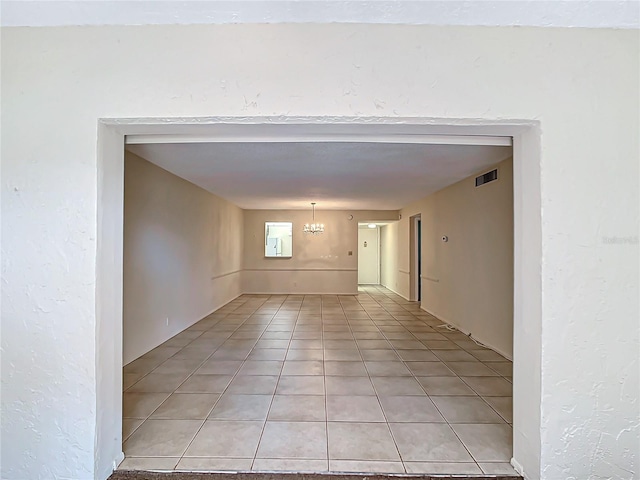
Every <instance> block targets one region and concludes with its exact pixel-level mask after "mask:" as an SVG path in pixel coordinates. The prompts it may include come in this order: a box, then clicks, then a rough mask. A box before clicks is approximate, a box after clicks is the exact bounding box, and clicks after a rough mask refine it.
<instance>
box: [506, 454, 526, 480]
mask: <svg viewBox="0 0 640 480" xmlns="http://www.w3.org/2000/svg"><path fill="white" fill-rule="evenodd" d="M509 463H511V466H512V467H513V469H514V470H515V471H516V473H517V474H518V475H521V476H522V477H523V478H524V479H525V480H529V477H528V476H527V475H526V474H525V473H524V468H522V465H520V462H518V461H517V460H516V459H515V458H511V462H509Z"/></svg>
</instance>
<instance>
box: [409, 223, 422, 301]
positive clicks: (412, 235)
mask: <svg viewBox="0 0 640 480" xmlns="http://www.w3.org/2000/svg"><path fill="white" fill-rule="evenodd" d="M420 220H421V214H420V213H418V214H416V215H413V216H411V217H410V218H409V292H410V293H409V300H410V301H412V302H417V301H418V300H419V299H420V297H421V295H420V270H421V269H420V260H421V259H420V254H419V252H420V232H419V231H418V222H419V221H420Z"/></svg>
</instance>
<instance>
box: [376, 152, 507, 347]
mask: <svg viewBox="0 0 640 480" xmlns="http://www.w3.org/2000/svg"><path fill="white" fill-rule="evenodd" d="M497 168H498V180H497V181H495V182H492V183H489V184H487V185H483V186H481V187H478V188H476V187H475V177H476V175H473V176H471V177H469V178H466V179H465V180H462V181H460V182H458V183H456V184H454V185H451V186H450V187H447V188H445V189H443V190H440V191H439V192H436V193H434V194H433V195H429V196H428V197H426V198H424V199H422V200H420V201H418V202H415V203H413V204H411V205H408V206H407V207H405V208H403V209H402V211H401V213H402V219H401V220H400V221H399V222H398V229H397V234H393V230H392V229H389V228H388V229H387V233H386V235H385V237H384V238H385V241H384V243H386V244H388V245H392V244H393V242H394V241H397V242H398V245H399V248H397V253H398V259H397V268H396V269H395V271H394V270H393V269H392V268H385V278H384V281H385V282H387V283H388V284H389V285H390V287H389V288H392V287H393V286H394V285H397V292H398V293H399V294H400V295H402V296H404V297H406V298H409V294H410V292H409V274H408V272H409V271H410V261H409V257H410V249H409V243H410V242H409V232H410V217H411V216H413V215H416V214H420V215H421V220H422V300H421V306H422V308H423V309H425V310H427V311H428V312H430V313H432V314H433V315H435V316H436V317H438V318H440V319H441V320H443V321H445V322H447V323H450V324H451V325H454V326H456V327H458V328H459V329H460V330H461V331H463V332H464V333H467V334H469V333H471V334H472V335H473V337H474V338H476V339H477V340H478V341H480V342H482V343H485V344H487V345H488V346H490V347H492V348H493V349H495V350H497V351H498V352H500V353H502V354H503V355H505V356H507V357H509V358H512V357H513V164H512V161H511V159H509V160H506V161H504V162H501V163H500V164H499V165H498V166H497ZM485 171H488V169H487V170H484V171H483V172H479V173H484V172H485ZM444 235H446V236H447V237H448V238H449V241H448V242H443V241H442V237H443V236H444ZM389 237H395V238H389ZM384 243H383V245H384ZM384 251H385V252H386V255H385V256H386V257H387V258H388V257H389V256H390V255H391V254H390V253H389V250H388V249H387V248H385V250H384ZM386 264H387V265H388V266H389V267H391V266H392V260H386ZM392 289H393V288H392Z"/></svg>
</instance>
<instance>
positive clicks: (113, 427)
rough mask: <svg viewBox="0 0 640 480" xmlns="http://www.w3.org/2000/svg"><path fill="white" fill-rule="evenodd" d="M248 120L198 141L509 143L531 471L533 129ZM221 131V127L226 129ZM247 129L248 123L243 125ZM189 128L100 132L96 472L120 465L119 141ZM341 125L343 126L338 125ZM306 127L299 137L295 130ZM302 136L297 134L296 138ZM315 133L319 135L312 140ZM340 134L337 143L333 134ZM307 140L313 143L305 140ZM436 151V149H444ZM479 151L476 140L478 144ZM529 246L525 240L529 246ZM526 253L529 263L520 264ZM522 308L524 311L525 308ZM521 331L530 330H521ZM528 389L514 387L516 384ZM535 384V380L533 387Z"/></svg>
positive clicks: (535, 447) (524, 441)
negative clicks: (452, 139)
mask: <svg viewBox="0 0 640 480" xmlns="http://www.w3.org/2000/svg"><path fill="white" fill-rule="evenodd" d="M278 121H279V122H280V123H277V124H276V123H274V120H273V119H269V118H250V119H247V120H246V121H242V120H239V123H238V124H233V125H232V124H229V123H228V122H229V119H215V118H208V119H206V121H205V122H202V121H200V122H199V125H198V126H199V127H205V128H200V131H203V130H207V129H208V132H207V133H208V134H210V135H214V136H226V137H227V138H231V137H233V140H232V141H251V140H250V139H251V138H255V137H257V136H260V135H262V136H263V137H264V135H265V131H264V128H263V125H264V124H270V126H271V127H274V128H275V130H270V131H269V132H268V133H267V136H269V135H272V136H274V137H279V136H283V137H286V136H288V137H289V138H292V137H293V138H295V139H296V140H297V141H304V140H306V141H332V140H334V141H340V140H336V139H340V138H344V135H345V133H346V134H348V135H351V136H352V137H351V138H356V137H357V139H359V140H360V141H365V142H366V141H370V142H375V141H376V139H377V138H380V137H381V136H385V135H386V136H387V137H389V136H392V137H394V136H398V137H405V138H407V137H409V136H410V137H411V140H412V141H413V140H415V138H418V137H420V136H422V137H427V136H429V135H435V134H439V135H440V136H441V135H442V134H443V132H447V134H448V135H450V136H460V135H467V136H483V135H484V136H487V135H502V136H509V137H513V142H514V168H515V174H514V190H515V195H514V212H515V227H514V230H515V231H514V238H515V262H514V264H515V275H514V297H515V306H514V327H515V328H514V351H515V355H514V357H515V358H514V360H515V363H514V413H515V416H514V423H513V447H514V449H513V452H514V454H513V457H514V458H513V460H512V463H513V464H514V465H517V466H518V467H517V468H518V470H519V471H522V470H523V467H522V465H524V466H525V468H527V466H528V467H529V468H530V470H531V471H535V470H536V464H537V463H538V462H539V457H540V448H539V445H540V442H539V436H540V371H536V372H534V373H533V376H532V375H531V374H530V373H531V372H529V374H525V371H524V368H525V367H524V366H525V365H530V364H536V359H537V358H539V355H540V350H541V345H540V336H539V334H538V332H539V329H540V324H541V312H540V309H539V308H537V307H539V305H540V298H541V282H540V271H539V264H540V260H541V245H540V243H539V242H538V241H534V240H530V239H532V238H533V239H539V238H540V230H541V209H540V171H539V155H540V150H539V135H538V133H539V132H538V126H537V124H534V123H526V122H521V121H519V122H511V123H509V122H505V123H504V124H501V125H500V124H496V123H495V122H493V123H492V124H488V123H486V122H485V123H483V122H481V121H479V122H475V124H474V122H473V121H469V120H464V121H463V120H453V119H452V120H446V121H443V120H437V121H435V122H436V123H434V120H433V119H415V118H411V119H402V118H389V119H385V118H377V119H375V121H369V122H365V123H363V121H362V119H359V118H341V119H336V118H331V119H330V121H331V122H334V123H332V124H327V123H326V122H327V121H328V119H323V118H313V117H309V118H307V119H300V118H295V119H290V120H289V121H287V119H284V120H283V119H282V118H279V119H278ZM225 122H226V123H225ZM249 122H250V123H249ZM188 123H193V119H191V120H189V121H188V120H187V119H175V120H174V121H166V120H163V121H155V120H149V119H147V120H143V121H140V120H137V119H130V120H122V119H115V120H105V121H102V122H101V123H100V133H99V158H98V169H99V171H98V178H99V186H98V222H99V225H98V259H97V262H98V265H97V271H98V278H97V307H96V308H97V337H98V340H97V349H98V351H97V353H96V372H97V378H98V382H97V398H98V405H97V411H98V412H100V413H99V415H98V418H97V425H96V451H98V452H100V455H99V458H97V459H96V470H97V471H101V472H104V471H107V470H108V469H109V468H110V467H111V466H113V465H114V464H116V465H117V463H118V459H119V458H122V436H121V433H120V432H121V426H122V424H121V418H122V405H121V401H122V393H121V392H122V388H121V385H122V360H121V355H122V316H121V312H122V308H121V306H122V298H121V297H122V291H121V286H122V285H121V281H122V235H121V233H122V208H121V207H122V192H123V178H122V171H123V168H122V167H123V146H124V141H125V135H140V136H142V135H145V136H154V135H170V134H175V133H184V128H185V125H186V124H188ZM338 124H339V125H338ZM301 126H302V128H300V127H301ZM301 132H303V133H301ZM309 132H313V133H315V135H311V134H309ZM336 132H340V133H336ZM310 138H311V140H309V139H310ZM440 141H442V140H440ZM474 141H475V140H474ZM527 239H529V240H527ZM525 247H526V251H527V256H526V258H525V254H524V251H525ZM525 306H527V308H525ZM525 326H526V327H525ZM525 377H528V381H526V382H524V381H522V382H519V381H518V379H519V378H525ZM532 377H533V378H532Z"/></svg>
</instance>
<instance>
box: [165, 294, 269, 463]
mask: <svg viewBox="0 0 640 480" xmlns="http://www.w3.org/2000/svg"><path fill="white" fill-rule="evenodd" d="M245 303H247V302H246V301H245V302H243V303H242V305H244V304H245ZM263 303H264V302H263ZM234 310H237V308H236V309H234ZM225 318H226V317H225ZM249 318H251V315H249V317H247V318H246V319H245V321H243V322H242V323H239V324H238V326H237V327H236V328H235V330H233V331H232V332H231V335H230V336H229V337H227V338H226V339H225V341H224V342H222V344H221V345H220V346H218V347H217V348H216V349H215V350H214V351H213V352H212V353H211V355H209V356H208V357H207V358H206V359H205V361H204V362H203V363H202V364H201V365H200V366H199V367H198V368H196V370H194V371H193V372H192V373H191V375H189V377H187V379H188V378H190V377H191V376H193V375H194V374H195V372H196V371H197V370H198V369H199V368H200V367H202V365H204V363H205V362H206V361H207V360H209V359H210V358H211V357H212V356H213V354H214V353H215V352H217V351H218V350H219V349H220V348H222V345H224V344H225V342H226V341H227V340H229V338H231V337H233V334H234V333H235V332H237V331H238V329H239V328H240V327H241V326H242V325H244V324H245V323H246V321H247V320H248V319H249ZM222 320H223V319H221V321H222ZM218 323H220V322H218ZM216 325H217V324H216ZM212 328H213V327H212ZM263 334H264V331H263ZM261 336H262V335H260V337H261ZM260 337H258V339H260ZM257 342H258V340H256V343H257ZM254 345H255V344H254ZM252 349H253V348H252ZM249 352H251V350H249ZM248 356H249V354H247V357H248ZM244 362H246V357H245V360H244V361H243V362H242V364H241V365H240V367H238V369H237V370H236V372H235V373H234V374H233V375H232V376H231V380H229V383H228V384H227V386H226V387H224V389H223V390H222V392H220V395H219V396H218V398H217V399H216V401H215V402H213V405H212V406H211V408H210V409H209V412H208V413H207V415H206V417H205V418H204V420H203V421H202V424H201V425H200V428H198V429H197V430H196V433H195V434H194V435H193V437H191V440H190V441H189V443H187V446H186V448H185V449H184V451H183V452H182V455H180V458H179V459H178V462H177V463H176V466H175V467H174V469H175V468H176V467H177V466H178V465H179V464H180V462H181V461H182V460H183V459H184V455H185V453H187V450H189V447H191V445H192V444H193V441H194V440H195V438H196V437H197V436H198V434H199V433H200V431H201V430H202V428H203V427H204V426H205V424H206V423H207V420H208V419H209V415H211V413H212V412H213V410H214V409H215V408H216V406H217V405H218V403H219V402H220V399H221V398H222V396H223V395H224V393H225V392H226V390H227V389H228V388H229V385H231V382H233V380H234V379H235V378H236V376H237V375H238V372H239V371H240V370H241V369H242V366H243V365H244ZM185 382H186V379H185ZM183 384H184V382H182V384H180V386H182V385H183ZM180 386H178V388H180ZM176 390H177V389H176ZM174 393H175V391H174ZM172 395H173V394H172ZM158 408H159V407H158Z"/></svg>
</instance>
